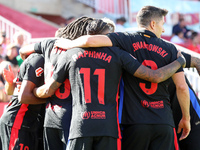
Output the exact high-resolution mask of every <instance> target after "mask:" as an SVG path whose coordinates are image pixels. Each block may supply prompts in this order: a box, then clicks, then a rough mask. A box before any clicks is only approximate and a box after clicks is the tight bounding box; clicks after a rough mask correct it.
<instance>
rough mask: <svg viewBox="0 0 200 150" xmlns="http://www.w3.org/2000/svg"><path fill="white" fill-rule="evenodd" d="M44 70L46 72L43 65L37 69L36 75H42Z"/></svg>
mask: <svg viewBox="0 0 200 150" xmlns="http://www.w3.org/2000/svg"><path fill="white" fill-rule="evenodd" d="M43 72H44V69H43V68H42V67H39V68H37V69H36V70H35V74H36V77H40V76H41V75H42V73H43Z"/></svg>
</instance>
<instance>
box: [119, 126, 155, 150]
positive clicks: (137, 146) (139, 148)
mask: <svg viewBox="0 0 200 150" xmlns="http://www.w3.org/2000/svg"><path fill="white" fill-rule="evenodd" d="M151 134H152V131H151V126H150V125H126V126H123V131H122V150H147V149H148V146H149V143H150V139H151Z"/></svg>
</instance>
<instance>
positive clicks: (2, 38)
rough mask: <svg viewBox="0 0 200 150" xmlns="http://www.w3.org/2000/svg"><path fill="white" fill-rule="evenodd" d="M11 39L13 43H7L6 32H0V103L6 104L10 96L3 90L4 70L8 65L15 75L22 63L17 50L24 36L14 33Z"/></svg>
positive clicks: (21, 44)
mask: <svg viewBox="0 0 200 150" xmlns="http://www.w3.org/2000/svg"><path fill="white" fill-rule="evenodd" d="M13 37H14V38H13V41H9V40H8V38H7V37H6V32H4V31H1V32H0V102H8V101H9V100H10V96H8V95H7V94H6V93H5V90H4V88H5V87H4V85H5V79H4V76H3V70H4V68H6V69H8V66H9V65H10V66H11V67H12V70H13V72H14V73H15V75H17V72H18V69H19V66H20V65H21V63H22V59H21V57H20V55H19V49H20V48H21V47H22V46H23V43H24V35H23V33H21V32H16V33H15V34H14V36H13Z"/></svg>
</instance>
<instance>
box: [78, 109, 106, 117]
mask: <svg viewBox="0 0 200 150" xmlns="http://www.w3.org/2000/svg"><path fill="white" fill-rule="evenodd" d="M81 116H82V118H83V119H106V113H105V111H91V112H89V111H86V112H84V113H82V114H81Z"/></svg>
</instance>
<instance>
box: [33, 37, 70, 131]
mask: <svg viewBox="0 0 200 150" xmlns="http://www.w3.org/2000/svg"><path fill="white" fill-rule="evenodd" d="M55 41H56V39H47V40H44V41H42V42H39V43H36V44H35V46H34V50H35V52H37V53H40V54H43V55H44V59H45V65H44V67H45V68H44V77H45V83H47V82H48V80H49V79H50V78H51V76H52V74H53V69H54V65H55V64H56V62H57V61H58V59H59V56H60V55H62V54H63V53H65V51H66V50H64V49H60V48H54V43H55ZM67 77H68V75H66V76H65V80H64V81H63V82H61V83H62V85H61V86H60V87H59V88H58V90H56V92H55V94H54V95H52V96H51V97H49V98H48V100H49V101H47V103H46V113H45V120H44V127H50V128H57V129H66V130H68V129H69V126H70V120H71V107H72V106H71V104H72V102H71V92H70V84H69V79H68V78H67Z"/></svg>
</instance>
